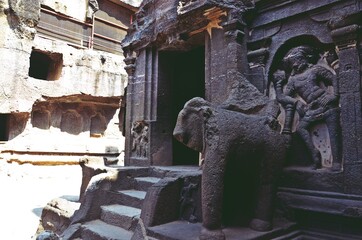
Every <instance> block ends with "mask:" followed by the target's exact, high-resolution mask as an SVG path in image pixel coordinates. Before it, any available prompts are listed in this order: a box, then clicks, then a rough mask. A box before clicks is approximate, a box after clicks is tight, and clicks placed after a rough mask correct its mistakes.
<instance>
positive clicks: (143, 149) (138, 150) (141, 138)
mask: <svg viewBox="0 0 362 240" xmlns="http://www.w3.org/2000/svg"><path fill="white" fill-rule="evenodd" d="M131 131H132V139H133V143H132V151H133V152H135V154H136V156H137V157H146V156H147V151H148V150H147V146H148V125H147V123H145V122H144V121H135V122H133V125H132V130H131Z"/></svg>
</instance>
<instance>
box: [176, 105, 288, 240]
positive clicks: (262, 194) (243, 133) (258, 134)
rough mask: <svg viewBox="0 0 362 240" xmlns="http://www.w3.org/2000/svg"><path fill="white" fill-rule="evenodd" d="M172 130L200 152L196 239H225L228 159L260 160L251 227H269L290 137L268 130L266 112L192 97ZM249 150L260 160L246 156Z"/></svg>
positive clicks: (190, 146)
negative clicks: (198, 230) (254, 112)
mask: <svg viewBox="0 0 362 240" xmlns="http://www.w3.org/2000/svg"><path fill="white" fill-rule="evenodd" d="M173 135H174V137H175V138H176V139H177V140H178V141H180V142H182V143H183V144H185V145H186V146H188V147H189V148H192V149H194V150H196V151H199V152H201V153H202V154H203V155H204V165H203V174H202V190H201V191H202V192H201V194H202V216H203V229H202V231H201V234H200V239H218V240H219V239H225V235H224V233H223V232H222V229H221V225H222V211H223V207H222V204H223V191H224V177H225V169H226V164H227V162H228V161H229V160H230V159H233V160H237V161H260V164H259V165H260V166H261V167H260V175H259V176H260V177H259V178H260V179H259V184H258V186H257V191H256V192H257V194H256V195H257V197H256V200H255V201H256V207H255V213H254V216H253V217H252V219H251V221H250V228H252V229H254V230H257V231H268V230H271V229H272V213H273V198H274V195H275V194H274V193H275V188H276V179H277V177H278V175H280V174H279V173H280V171H281V170H282V167H283V164H284V159H285V154H286V149H287V145H288V142H289V137H288V136H286V135H282V134H280V131H279V130H274V129H272V128H271V127H270V122H269V118H268V117H267V116H263V115H262V116H260V115H246V114H243V113H240V112H235V111H230V110H226V109H223V108H220V107H216V106H213V105H212V104H211V103H209V102H207V101H206V100H204V99H202V98H193V99H191V100H190V101H188V102H187V103H186V104H185V106H184V108H183V109H182V110H181V111H180V113H179V115H178V118H177V123H176V126H175V129H174V132H173ZM233 155H234V157H233ZM253 155H255V156H256V155H257V156H258V157H257V158H258V159H256V157H255V158H250V156H253ZM235 156H236V157H235ZM243 156H248V159H245V157H244V158H243Z"/></svg>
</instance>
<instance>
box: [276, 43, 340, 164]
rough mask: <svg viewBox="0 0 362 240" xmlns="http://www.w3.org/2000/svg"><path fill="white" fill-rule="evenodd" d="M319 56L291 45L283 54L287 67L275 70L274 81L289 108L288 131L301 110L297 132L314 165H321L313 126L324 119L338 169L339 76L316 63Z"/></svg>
mask: <svg viewBox="0 0 362 240" xmlns="http://www.w3.org/2000/svg"><path fill="white" fill-rule="evenodd" d="M318 58H319V55H318V54H317V53H316V51H315V50H314V49H313V48H312V47H309V46H299V47H295V48H292V49H291V50H290V51H289V52H288V53H287V54H286V56H285V57H284V58H283V66H284V71H281V70H279V71H277V72H275V73H274V75H273V82H274V87H275V91H276V95H277V100H278V101H279V103H281V105H282V106H283V107H284V108H285V110H286V118H285V119H286V121H285V127H286V128H287V131H289V130H290V129H291V125H292V121H293V116H294V110H296V111H297V112H298V115H299V124H298V126H297V132H298V134H299V135H300V136H301V138H302V139H303V140H304V142H305V144H306V146H307V148H308V150H309V151H310V153H311V155H312V159H313V163H314V164H313V166H314V168H320V167H321V154H320V152H319V150H318V149H317V148H316V147H315V146H314V144H313V141H312V137H311V134H310V130H311V127H312V126H313V125H315V124H316V123H320V122H324V123H325V124H326V125H327V128H328V132H329V136H330V143H331V147H332V155H333V159H334V160H333V165H332V168H333V169H334V170H338V169H340V168H341V156H340V143H339V139H340V125H339V106H338V95H337V94H336V93H337V82H336V76H335V75H334V74H333V73H332V72H331V70H330V69H328V68H327V67H325V66H322V65H320V64H317V61H318ZM329 86H331V87H333V90H331V89H330V88H328V87H329Z"/></svg>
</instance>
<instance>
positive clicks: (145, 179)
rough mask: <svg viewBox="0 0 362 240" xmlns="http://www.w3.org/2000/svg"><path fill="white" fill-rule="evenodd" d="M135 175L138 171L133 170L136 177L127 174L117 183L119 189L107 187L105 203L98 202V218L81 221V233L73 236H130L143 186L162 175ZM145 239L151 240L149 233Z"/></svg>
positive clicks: (118, 239) (110, 239)
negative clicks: (108, 189)
mask: <svg viewBox="0 0 362 240" xmlns="http://www.w3.org/2000/svg"><path fill="white" fill-rule="evenodd" d="M141 172H142V171H141ZM133 174H134V173H133ZM133 174H132V175H133ZM151 174H152V173H151ZM137 175H139V173H136V177H133V176H128V183H127V184H121V185H120V189H119V190H112V191H107V198H108V199H109V201H108V202H109V204H107V205H102V206H101V213H100V217H99V219H96V220H92V221H89V222H86V223H83V224H82V226H81V229H80V231H81V234H80V235H81V236H80V238H76V239H82V240H130V239H131V238H132V236H133V232H134V231H135V229H136V227H137V224H138V219H139V217H140V215H141V208H142V204H143V200H144V199H145V196H146V193H147V190H148V188H149V187H150V186H152V185H153V184H155V183H157V182H158V181H160V180H161V178H162V176H160V174H158V176H157V177H156V176H147V175H144V173H143V174H142V173H141V176H137ZM153 175H155V174H154V173H153ZM156 175H157V174H156ZM122 185H123V186H122ZM125 185H126V186H125ZM148 239H150V240H151V239H152V240H155V238H151V237H148ZM140 240H141V239H140Z"/></svg>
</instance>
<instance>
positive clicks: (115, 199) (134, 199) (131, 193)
mask: <svg viewBox="0 0 362 240" xmlns="http://www.w3.org/2000/svg"><path fill="white" fill-rule="evenodd" d="M107 194H108V197H109V200H110V204H120V205H125V206H130V207H134V208H140V209H141V208H142V203H143V200H144V199H145V196H146V192H145V191H138V190H134V189H129V190H120V191H109V192H108V193H107Z"/></svg>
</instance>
